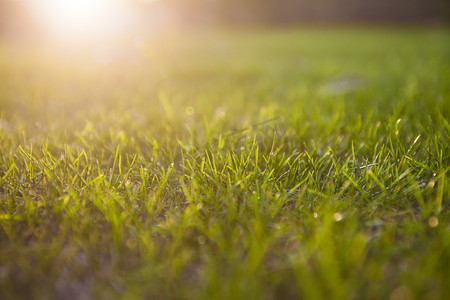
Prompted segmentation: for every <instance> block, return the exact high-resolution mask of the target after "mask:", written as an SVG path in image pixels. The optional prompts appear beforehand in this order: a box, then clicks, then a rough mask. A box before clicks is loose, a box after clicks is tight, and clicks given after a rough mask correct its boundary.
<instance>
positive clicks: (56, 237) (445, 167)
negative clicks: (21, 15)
mask: <svg viewBox="0 0 450 300" xmlns="http://www.w3.org/2000/svg"><path fill="white" fill-rule="evenodd" d="M111 43H112V42H111ZM0 45H1V46H0V141H1V143H0V299H292V298H301V299H388V298H390V299H396V300H399V299H445V297H448V295H449V293H450V223H449V217H450V212H449V205H450V168H449V166H450V125H449V118H450V116H449V113H450V32H449V31H448V30H443V29H412V28H411V29H387V28H384V29H383V28H380V29H376V28H366V29H351V28H346V29H334V30H332V29H283V30H281V29H276V30H275V29H273V30H269V31H259V30H247V31H233V30H229V31H217V32H201V33H200V32H196V33H195V32H186V33H183V34H181V33H178V34H176V33H171V34H161V35H154V36H149V37H147V38H144V39H142V40H141V41H138V42H129V41H128V40H126V41H125V40H122V41H114V43H112V44H109V45H113V46H111V47H112V48H109V49H108V48H106V46H103V47H102V48H98V49H97V50H95V52H94V55H92V54H91V52H89V51H90V50H89V51H88V49H89V48H87V47H85V48H81V47H79V48H76V49H75V48H73V49H72V50H71V51H65V50H63V48H62V46H61V47H57V46H54V47H36V48H34V47H26V48H25V47H20V49H18V48H17V47H12V46H11V45H10V44H9V43H8V42H3V43H0ZM111 49H112V50H111ZM110 51H112V52H110ZM445 295H447V296H445Z"/></svg>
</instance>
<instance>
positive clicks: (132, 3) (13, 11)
mask: <svg viewBox="0 0 450 300" xmlns="http://www.w3.org/2000/svg"><path fill="white" fill-rule="evenodd" d="M55 1H56V0H0V34H1V35H2V36H3V37H10V38H13V39H19V38H25V37H26V38H42V37H44V36H48V35H52V34H55V32H54V31H55V28H56V27H60V26H63V25H62V24H61V22H59V24H57V25H56V24H55V23H53V24H52V23H50V24H49V22H48V19H51V18H52V16H50V15H53V16H54V15H55V14H60V15H61V18H66V19H68V18H67V14H68V12H66V15H64V13H61V12H58V11H57V10H55V4H54V3H55ZM59 2H61V3H64V4H63V6H66V8H65V9H66V10H67V9H69V10H72V11H71V12H69V14H72V16H71V17H76V18H78V20H77V23H76V25H75V27H80V25H81V23H84V24H85V25H86V24H89V26H87V28H85V29H84V30H86V31H92V30H93V29H98V27H101V26H103V25H104V27H108V28H109V31H110V32H109V34H110V35H119V34H128V33H130V32H132V31H140V32H142V31H146V30H147V31H150V32H153V31H158V30H159V31H161V30H178V29H181V28H195V29H199V28H201V29H205V28H215V27H221V28H223V27H242V26H258V27H259V26H263V27H267V26H291V25H298V24H302V25H305V24H307V25H311V24H313V25H332V24H340V25H354V24H368V25H370V24H376V25H380V24H384V25H385V24H388V25H424V24H425V25H433V26H439V25H443V24H448V22H449V20H450V1H448V0H396V1H392V0H378V1H372V0H283V1H279V0H245V1H240V0H109V1H102V0H93V1H86V0H80V1H70V0H61V1H59ZM69 2H72V3H73V2H75V3H76V2H78V3H85V5H84V6H85V7H87V10H92V9H93V7H94V6H95V5H93V4H92V3H97V4H101V3H100V2H108V4H107V5H104V3H103V5H97V9H98V10H99V11H101V13H102V17H101V16H100V15H99V14H98V13H96V14H91V16H89V15H87V14H86V11H84V12H83V11H79V13H80V14H78V15H76V10H77V9H78V10H79V9H80V7H79V5H78V6H77V7H75V6H74V5H72V7H71V5H67V3H69ZM111 3H114V5H111ZM82 6H83V5H82ZM113 7H115V9H112V8H113ZM88 17H92V19H91V20H88V19H89V18H88ZM105 17H108V18H109V20H108V22H109V24H108V26H106V25H105V24H104V19H105ZM69 19H70V18H69ZM102 22H103V24H102ZM72 25H73V24H72ZM81 27H82V26H81ZM94 31H95V30H94ZM97 33H98V32H97ZM106 34H107V33H106V32H103V33H102V34H101V35H103V36H104V35H106ZM65 35H66V36H67V35H70V32H69V31H67V30H66V31H65ZM98 36H100V34H98Z"/></svg>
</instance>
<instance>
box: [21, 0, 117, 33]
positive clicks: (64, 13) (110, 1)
mask: <svg viewBox="0 0 450 300" xmlns="http://www.w3.org/2000/svg"><path fill="white" fill-rule="evenodd" d="M122 2H123V1H122ZM24 3H25V4H26V6H27V7H28V8H29V10H30V12H31V14H32V15H33V16H34V17H35V18H36V20H37V21H38V23H39V24H40V25H41V26H43V28H44V30H45V31H46V32H48V33H50V34H51V35H53V36H56V37H58V38H65V39H79V38H87V37H90V36H94V35H98V34H103V33H107V32H108V31H113V30H115V29H116V27H117V25H118V21H120V20H121V18H120V15H119V13H120V7H119V1H118V0H24Z"/></svg>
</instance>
